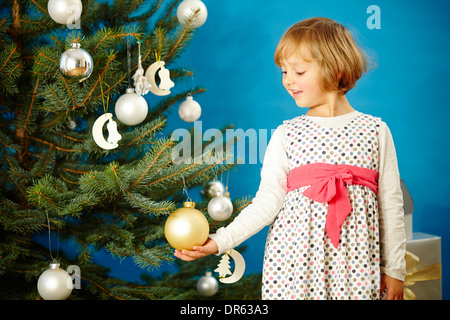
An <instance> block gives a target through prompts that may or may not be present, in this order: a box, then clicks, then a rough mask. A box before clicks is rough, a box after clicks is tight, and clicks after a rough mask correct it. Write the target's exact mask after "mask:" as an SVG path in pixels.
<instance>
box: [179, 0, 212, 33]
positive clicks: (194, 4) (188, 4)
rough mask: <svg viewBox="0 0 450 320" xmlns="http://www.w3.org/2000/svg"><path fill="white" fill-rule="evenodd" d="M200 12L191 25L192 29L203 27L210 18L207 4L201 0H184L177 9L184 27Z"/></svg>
mask: <svg viewBox="0 0 450 320" xmlns="http://www.w3.org/2000/svg"><path fill="white" fill-rule="evenodd" d="M197 10H200V11H199V12H198V13H197V15H196V16H195V18H194V19H193V20H192V22H191V23H190V25H189V26H190V27H193V28H198V27H201V26H202V25H203V24H204V23H205V21H206V18H207V17H208V10H207V9H206V6H205V4H204V3H203V2H202V1H200V0H184V1H182V2H181V3H180V4H179V5H178V8H177V18H178V21H179V22H180V23H181V24H182V25H186V22H187V20H188V19H190V18H191V17H192V16H193V15H194V13H195V11H197Z"/></svg>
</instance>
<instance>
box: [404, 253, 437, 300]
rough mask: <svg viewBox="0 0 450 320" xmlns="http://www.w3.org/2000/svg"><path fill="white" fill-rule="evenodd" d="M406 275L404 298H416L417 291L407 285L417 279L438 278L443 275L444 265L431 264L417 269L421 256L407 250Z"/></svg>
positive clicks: (410, 284)
mask: <svg viewBox="0 0 450 320" xmlns="http://www.w3.org/2000/svg"><path fill="white" fill-rule="evenodd" d="M405 260H406V276H405V282H404V286H405V289H404V294H403V297H404V298H403V299H404V300H415V299H416V295H415V293H414V292H413V291H412V290H411V289H410V288H407V287H410V286H412V285H414V284H415V283H416V282H417V281H428V280H436V279H440V278H441V277H442V265H441V264H440V263H435V264H430V265H428V266H426V267H423V268H421V269H417V265H418V264H419V261H420V259H419V257H418V256H416V255H415V254H413V253H411V252H409V251H406V255H405Z"/></svg>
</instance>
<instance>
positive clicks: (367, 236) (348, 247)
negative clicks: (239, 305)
mask: <svg viewBox="0 0 450 320" xmlns="http://www.w3.org/2000/svg"><path fill="white" fill-rule="evenodd" d="M379 126H380V119H378V118H375V117H372V116H370V115H366V114H362V113H358V114H357V115H356V116H355V117H354V118H353V119H352V120H351V121H350V122H349V123H348V124H346V125H345V126H343V127H342V128H327V127H323V126H320V125H318V124H315V123H314V122H313V120H311V118H309V117H307V116H300V117H297V118H294V119H292V120H289V121H285V122H284V127H285V129H286V134H287V153H288V158H289V163H290V169H291V170H292V169H293V168H295V167H298V166H301V165H304V164H309V163H318V162H320V163H331V164H348V165H354V166H358V167H363V168H368V169H372V170H377V171H378V137H377V135H378V129H379ZM307 188H308V187H307V186H306V187H302V188H299V189H296V190H293V191H291V192H288V194H287V195H286V199H285V202H284V204H283V207H282V208H281V210H280V213H279V214H278V216H277V218H276V220H275V222H274V223H273V224H272V226H271V228H270V229H269V234H268V238H267V242H266V249H265V255H264V270H263V287H262V298H263V299H352V300H353V299H359V300H368V299H379V290H380V289H379V283H380V266H379V265H380V247H379V234H378V205H377V198H376V194H375V193H374V192H373V191H372V190H370V189H369V188H367V187H363V186H359V185H349V186H347V190H348V193H349V197H350V201H351V206H352V210H351V212H350V214H349V216H348V217H347V219H346V220H345V222H344V224H343V225H342V228H341V238H340V242H339V245H338V247H337V248H335V247H334V246H333V245H332V244H331V242H330V239H329V238H328V235H327V234H326V231H325V219H326V213H327V211H328V204H327V203H320V202H315V201H313V200H311V199H309V198H307V197H306V196H303V194H302V193H303V191H304V190H306V189H307Z"/></svg>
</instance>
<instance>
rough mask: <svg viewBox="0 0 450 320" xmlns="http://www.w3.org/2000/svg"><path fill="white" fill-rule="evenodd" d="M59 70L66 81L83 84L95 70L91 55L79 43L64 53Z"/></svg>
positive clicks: (72, 44)
mask: <svg viewBox="0 0 450 320" xmlns="http://www.w3.org/2000/svg"><path fill="white" fill-rule="evenodd" d="M59 70H60V71H61V73H62V75H63V76H64V78H66V79H70V80H73V81H79V82H82V81H84V80H86V79H87V78H89V76H90V75H91V73H92V70H94V63H93V61H92V57H91V55H90V54H89V53H88V52H87V51H86V50H84V49H81V46H80V44H79V43H78V42H72V43H71V44H70V49H68V50H66V51H64V53H63V54H62V55H61V59H60V60H59Z"/></svg>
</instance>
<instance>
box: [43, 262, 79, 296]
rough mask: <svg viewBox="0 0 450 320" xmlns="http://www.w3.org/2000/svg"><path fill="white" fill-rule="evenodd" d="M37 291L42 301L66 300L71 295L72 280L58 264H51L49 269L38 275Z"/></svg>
mask: <svg viewBox="0 0 450 320" xmlns="http://www.w3.org/2000/svg"><path fill="white" fill-rule="evenodd" d="M37 289H38V292H39V295H40V296H41V297H42V299H44V300H66V299H67V298H68V297H69V296H70V294H71V293H72V289H73V282H72V278H71V277H70V275H69V274H68V273H67V272H66V271H65V270H63V269H60V268H59V263H51V264H50V269H48V270H45V271H44V272H43V273H42V274H41V275H40V277H39V279H38V283H37Z"/></svg>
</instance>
